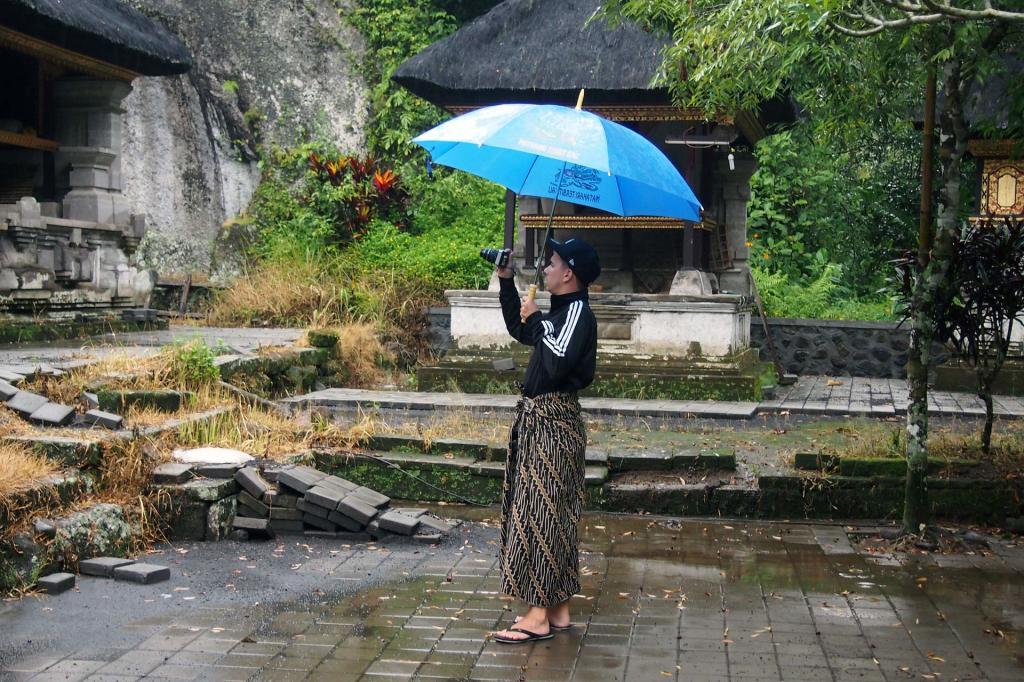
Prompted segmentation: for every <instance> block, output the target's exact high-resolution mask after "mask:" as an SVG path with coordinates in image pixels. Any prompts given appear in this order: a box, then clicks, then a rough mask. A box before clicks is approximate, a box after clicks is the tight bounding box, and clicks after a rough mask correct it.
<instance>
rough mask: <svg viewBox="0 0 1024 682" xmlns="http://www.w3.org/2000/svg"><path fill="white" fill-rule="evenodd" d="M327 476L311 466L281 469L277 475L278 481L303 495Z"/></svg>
mask: <svg viewBox="0 0 1024 682" xmlns="http://www.w3.org/2000/svg"><path fill="white" fill-rule="evenodd" d="M325 476H326V475H325V474H323V473H321V472H319V471H317V470H316V469H310V468H309V467H292V468H291V469H283V470H281V472H280V473H278V475H277V482H278V484H280V485H283V486H286V487H288V488H291V489H292V490H294V491H296V492H297V493H299V494H300V495H302V494H304V493H305V492H306V491H307V490H309V489H310V488H312V487H313V486H314V485H316V482H317V481H319V480H320V479H322V478H324V477H325Z"/></svg>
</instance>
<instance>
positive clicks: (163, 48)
mask: <svg viewBox="0 0 1024 682" xmlns="http://www.w3.org/2000/svg"><path fill="white" fill-rule="evenodd" d="M0 25H3V26H5V27H7V28H11V29H13V30H15V31H19V32H21V33H25V34H27V35H30V36H32V37H34V38H38V39H39V40H44V41H46V42H48V43H54V44H56V45H58V46H60V47H63V48H66V49H68V50H72V51H74V52H78V53H79V54H84V55H86V56H88V57H92V58H94V59H100V60H102V61H105V62H108V63H110V64H115V65H117V66H120V67H123V68H126V69H130V70H132V71H136V72H138V73H141V74H143V75H146V76H166V75H172V74H179V73H185V72H186V71H188V70H189V68H191V66H192V57H191V55H190V54H189V52H188V50H187V49H186V48H185V46H184V45H183V44H182V43H181V41H180V40H179V39H178V38H177V36H175V35H174V34H173V33H171V32H170V31H168V30H167V29H166V28H164V27H163V26H161V25H160V24H158V23H156V22H155V21H153V20H152V19H150V18H148V17H147V16H145V15H144V14H142V13H141V12H139V11H137V10H135V9H132V8H131V7H129V6H127V5H125V4H124V3H122V2H120V1H119V0H5V1H4V11H3V15H2V17H0Z"/></svg>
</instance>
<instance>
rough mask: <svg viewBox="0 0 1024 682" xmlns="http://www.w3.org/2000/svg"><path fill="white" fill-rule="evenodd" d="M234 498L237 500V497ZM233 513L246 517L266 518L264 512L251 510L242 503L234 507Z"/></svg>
mask: <svg viewBox="0 0 1024 682" xmlns="http://www.w3.org/2000/svg"><path fill="white" fill-rule="evenodd" d="M235 499H236V500H237V499H238V498H237V497H236V498H235ZM235 514H236V515H237V516H244V517H245V518H247V519H265V518H267V516H266V514H260V513H259V512H257V511H253V510H252V509H249V508H248V507H246V506H245V505H244V504H240V505H238V507H237V508H236V509H235Z"/></svg>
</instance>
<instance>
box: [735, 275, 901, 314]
mask: <svg viewBox="0 0 1024 682" xmlns="http://www.w3.org/2000/svg"><path fill="white" fill-rule="evenodd" d="M751 273H752V274H753V276H754V282H755V283H756V284H757V290H758V293H760V294H761V300H762V302H763V303H764V308H765V314H766V315H768V316H769V317H793V318H815V319H827V320H891V319H893V314H892V303H891V302H889V301H888V300H885V299H879V298H877V297H876V298H873V299H864V300H860V299H855V298H844V297H843V296H842V293H843V290H842V288H841V287H840V286H839V284H838V280H839V279H840V276H841V273H842V268H841V267H840V266H839V265H836V264H835V263H827V262H826V263H824V264H823V266H822V268H821V271H820V272H819V273H818V274H817V275H816V276H814V277H809V278H806V279H797V280H793V279H791V278H790V276H789V275H788V274H787V273H784V272H778V271H772V270H768V269H763V268H758V267H756V266H755V267H752V268H751Z"/></svg>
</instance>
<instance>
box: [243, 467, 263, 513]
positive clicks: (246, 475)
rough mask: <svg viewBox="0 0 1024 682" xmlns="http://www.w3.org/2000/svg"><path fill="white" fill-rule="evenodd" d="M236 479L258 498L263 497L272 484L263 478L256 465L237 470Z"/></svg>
mask: <svg viewBox="0 0 1024 682" xmlns="http://www.w3.org/2000/svg"><path fill="white" fill-rule="evenodd" d="M235 480H236V481H237V482H238V485H240V486H242V488H243V489H244V490H245V491H246V492H247V493H249V494H250V495H251V496H252V497H254V498H255V499H256V500H259V499H260V498H261V497H263V493H265V492H267V491H268V490H270V484H269V483H267V482H266V481H264V480H263V477H262V476H260V474H259V472H258V471H257V470H256V469H255V468H254V467H243V468H241V469H239V470H238V471H237V472H235ZM261 504H262V503H261Z"/></svg>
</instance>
